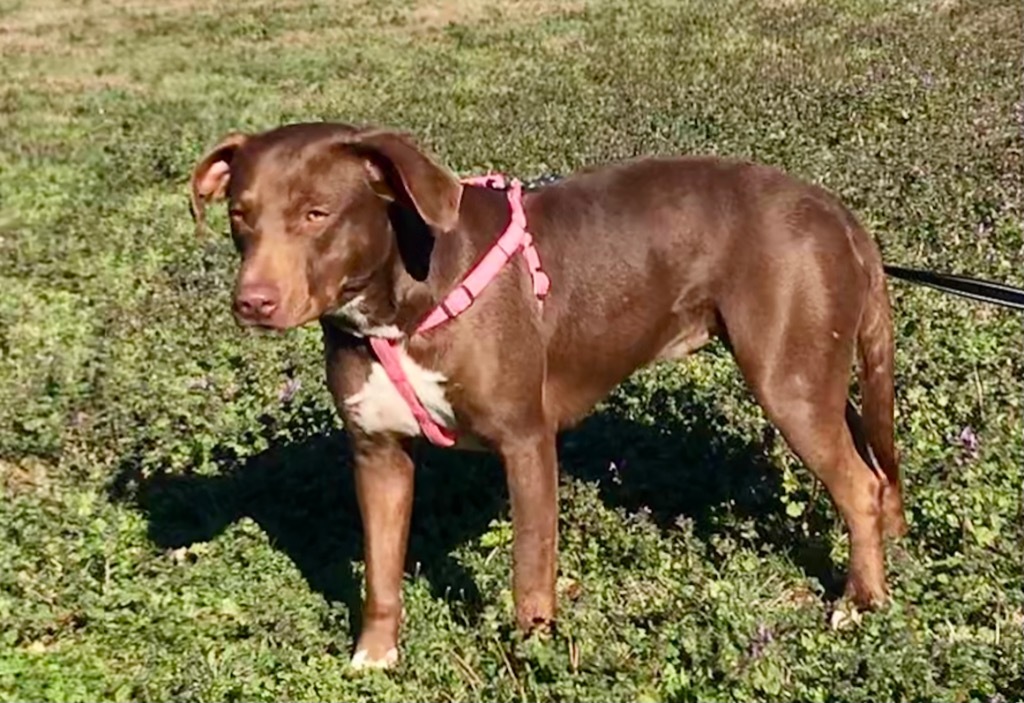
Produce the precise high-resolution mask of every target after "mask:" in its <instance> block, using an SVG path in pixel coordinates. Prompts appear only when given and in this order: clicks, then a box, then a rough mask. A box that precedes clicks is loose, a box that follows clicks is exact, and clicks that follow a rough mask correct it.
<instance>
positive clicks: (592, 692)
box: [0, 0, 1024, 701]
mask: <svg viewBox="0 0 1024 703" xmlns="http://www.w3.org/2000/svg"><path fill="white" fill-rule="evenodd" d="M1022 25H1024V11H1022V9H1021V6H1020V3H1019V2H1015V1H1014V0H1006V1H1005V2H1004V1H1001V0H946V1H943V2H932V1H926V0H849V1H847V2H839V1H838V0H837V1H835V2H815V1H813V0H804V1H801V0H788V1H782V0H776V1H775V2H761V3H752V2H742V1H740V0H724V1H723V2H716V3H706V2H701V1H700V0H686V1H682V2H656V1H655V0H651V1H650V2H642V3H640V2H638V3H625V2H613V1H612V0H590V1H589V2H586V1H572V2H570V1H568V0H562V1H560V2H552V3H541V2H535V1H523V2H505V3H484V2H476V1H475V0H474V1H473V2H466V3H463V2H447V1H446V2H438V3H427V2H418V1H413V0H361V1H360V0H350V1H348V2H342V3H327V2H324V1H313V2H299V1H298V0H294V1H288V0H281V1H280V2H277V3H274V2H270V1H269V0H260V1H258V2H241V1H240V0H229V1H227V2H220V3H214V2H207V1H204V0H175V1H173V2H160V3H157V2H151V1H148V0H117V1H116V2H98V1H96V0H65V1H58V0H46V1H45V2H34V1H32V0H0V289H2V291H3V295H2V296H0V487H2V491H3V497H2V500H0V526H2V527H0V530H2V532H0V535H2V539H0V699H2V700H30V699H31V700H39V699H45V700H53V701H64V700H92V699H109V700H240V699H244V700H286V699H287V700H310V699H320V700H452V699H459V700H462V699H480V700H524V699H531V700H534V699H535V700H566V699H569V700H575V699H581V700H650V701H653V700H697V699H699V700H729V699H735V700H750V699H759V700H808V701H811V700H815V701H861V700H863V701H879V700H929V701H966V700H979V701H1009V700H1021V699H1024V657H1022V656H1021V652H1022V651H1024V564H1022V554H1024V518H1022V485H1024V470H1022V464H1024V419H1022V407H1021V400H1022V393H1021V391H1022V388H1021V385H1022V382H1021V379H1022V378H1024V356H1022V352H1021V350H1022V349H1024V329H1022V324H1021V319H1020V317H1019V316H1014V315H1013V314H1011V313H1009V312H1007V311H1002V310H998V309H994V308H991V307H984V306H981V305H978V304H974V303H970V302H965V301H962V300H958V299H954V298H950V297H946V296H943V295H941V294H938V293H935V292H932V291H928V290H925V289H921V288H912V287H909V286H906V285H902V284H898V283H894V284H893V285H892V291H893V305H894V309H895V318H896V327H897V347H898V349H897V354H898V356H897V375H898V378H897V384H898V389H897V393H898V418H897V419H898V440H899V444H900V446H901V447H902V449H903V453H904V466H905V469H906V475H907V485H908V496H909V497H908V510H909V519H910V523H911V530H910V534H909V536H908V537H907V538H906V539H904V540H903V541H901V542H900V543H899V544H898V545H896V546H895V547H894V548H892V549H891V550H890V554H889V567H890V571H891V579H892V584H893V589H894V595H895V602H894V604H893V605H892V606H891V607H890V608H888V609H887V610H885V611H883V612H880V613H875V614H870V615H866V616H864V617H863V618H861V619H860V620H859V621H857V620H847V621H846V624H845V625H844V626H843V627H840V628H837V629H833V627H831V625H830V623H832V622H838V621H839V619H840V618H839V616H836V615H835V614H834V612H833V611H834V609H835V608H836V595H837V591H838V589H839V588H841V584H842V566H843V564H845V558H846V554H847V543H846V541H845V537H844V536H843V532H842V530H841V529H840V527H839V525H838V523H837V520H836V517H835V514H834V511H833V510H832V508H831V506H830V505H829V503H828V501H827V498H826V496H825V495H824V492H823V491H821V490H818V489H817V488H815V484H814V482H813V481H812V480H811V479H810V477H809V476H808V475H807V472H806V471H805V470H804V469H803V468H802V466H800V465H799V463H798V462H796V461H795V460H793V459H792V457H791V456H790V455H789V454H788V453H787V450H786V449H785V447H784V445H783V443H782V442H781V440H780V439H776V438H775V437H774V436H773V434H772V432H771V431H770V430H769V428H768V426H767V424H766V422H765V420H764V418H763V417H762V415H761V414H760V412H759V410H758V409H757V407H756V405H754V404H753V403H752V401H751V400H750V398H749V396H748V394H747V392H746V391H745V389H744V387H743V385H742V383H741V381H740V379H739V377H738V375H737V374H736V372H735V370H734V367H733V365H732V362H731V361H730V359H729V357H728V355H727V354H726V353H725V352H724V350H722V349H721V348H717V347H714V348H712V349H710V350H709V351H706V352H702V353H701V354H699V355H698V356H696V357H694V358H693V359H692V360H690V361H688V362H687V363H684V364H680V365H676V366H662V367H658V368H654V369H651V370H648V371H645V372H642V373H640V374H637V375H636V376H635V377H634V378H633V379H631V380H630V382H629V383H628V384H626V385H625V386H624V387H623V388H622V389H620V391H619V392H617V393H616V394H615V395H614V396H613V397H612V398H611V399H609V401H608V402H607V403H606V404H605V405H604V406H602V408H601V409H600V411H599V412H598V413H597V414H596V415H595V416H594V417H593V418H591V419H590V420H589V421H588V422H586V423H585V424H584V425H583V427H581V428H580V429H579V430H578V431H576V432H574V433H570V434H568V435H566V437H565V438H564V440H563V442H562V444H563V449H562V464H563V470H564V476H565V478H564V481H563V484H562V499H561V506H562V520H561V539H562V554H561V560H560V580H559V589H560V592H561V596H562V600H561V603H562V615H561V623H560V630H559V633H558V634H557V636H555V637H553V638H551V639H548V640H544V641H537V640H528V641H523V640H522V639H521V638H520V637H519V636H518V635H517V634H516V633H515V632H514V631H513V630H512V629H511V622H512V616H511V594H510V588H509V575H510V571H509V569H510V555H509V551H510V550H509V540H510V536H511V533H510V525H509V521H508V510H507V504H506V496H505V493H504V489H503V485H502V475H501V470H500V467H499V466H498V464H497V463H496V461H495V460H494V459H492V458H489V457H481V456H473V455H467V456H462V455H458V454H455V453H446V452H438V451H432V450H426V449H425V450H423V452H422V454H421V456H420V457H419V466H420V470H419V473H418V478H417V480H418V485H417V502H416V512H415V518H414V521H415V524H414V527H413V537H412V554H411V556H410V563H409V575H408V579H407V581H406V584H405V598H406V602H407V614H408V619H407V628H406V630H405V634H404V646H405V660H404V663H403V665H402V666H401V668H400V669H399V670H397V671H395V672H393V673H391V674H387V675H384V674H371V675H363V676H358V675H354V674H352V673H350V672H349V671H348V670H347V660H348V653H349V648H350V647H351V644H352V628H353V627H354V626H355V625H356V624H357V623H356V622H355V619H356V618H357V615H358V611H357V610H356V609H355V606H356V604H357V603H358V600H359V589H360V586H361V570H362V562H361V559H360V527H359V520H358V517H357V514H356V511H355V505H354V499H353V494H352V481H351V473H350V471H349V468H348V463H347V458H346V450H345V442H344V439H343V436H342V435H341V433H340V431H339V430H338V428H337V421H336V419H335V417H334V415H333V412H332V411H331V407H330V401H329V398H328V396H327V393H326V390H325V389H324V385H323V382H322V380H321V376H322V367H321V362H320V352H319V338H318V337H319V332H318V330H316V329H315V328H313V329H303V330H299V331H296V332H294V333H291V334H289V335H287V336H286V337H284V338H283V339H281V338H257V337H254V336H250V335H246V334H244V333H242V332H241V331H239V330H238V329H236V328H235V326H234V324H233V323H232V321H231V319H230V316H229V310H228V294H229V290H230V285H231V278H232V275H233V272H234V265H235V262H234V257H233V253H232V250H231V246H230V243H229V241H228V240H227V238H226V237H219V238H218V237H207V238H201V239H199V238H196V237H195V236H194V233H193V229H192V224H191V222H190V220H189V217H188V210H187V204H186V190H185V182H186V179H187V175H188V173H189V170H190V168H191V165H192V163H193V162H194V160H195V159H196V158H197V157H198V156H199V155H200V153H201V152H202V151H203V150H204V149H205V148H206V147H208V146H209V145H211V144H212V143H214V141H215V140H216V139H217V138H218V137H219V136H220V135H221V134H223V133H224V132H227V131H230V130H233V129H263V128H267V127H270V126H273V125H276V124H279V123H281V122H285V121H292V120H299V119H319V118H331V119H341V120H345V121H351V122H357V123H364V122H374V123H383V124H388V125H394V126H398V127H402V128H405V129H409V130H411V131H413V132H415V133H416V134H418V135H420V136H421V138H422V140H423V141H424V142H425V143H426V144H427V145H428V146H429V147H431V148H432V149H433V150H434V151H435V152H436V153H438V154H440V155H441V156H442V157H443V158H444V159H445V160H446V161H447V163H449V164H450V165H451V166H452V167H453V168H455V169H456V170H457V171H459V172H460V173H470V172H475V171H481V170H485V169H487V168H497V169H502V170H506V171H509V172H512V173H515V174H517V175H520V176H521V177H531V176H534V175H538V174H542V173H546V172H550V171H556V172H566V171H569V170H571V169H573V168H576V167H579V166H583V165H585V164H591V163H595V162H599V161H605V160H610V159H615V158H619V157H624V156H630V155H634V154H649V153H665V152H714V153H721V154H731V155H739V156H745V157H750V158H755V159H758V160H762V161H766V162H768V163H772V164H776V165H778V166H781V167H783V168H786V169H789V170H791V171H792V172H794V173H796V174H799V175H801V176H803V177H805V178H808V179H810V180H813V181H815V182H818V183H821V184H823V185H824V186H826V187H828V188H830V189H832V190H834V191H836V192H837V193H839V194H840V195H841V196H842V197H843V198H844V199H845V200H846V201H847V202H848V203H849V204H850V205H851V206H852V207H853V208H854V209H855V210H856V212H857V213H858V214H859V216H860V217H861V218H862V219H863V220H864V222H865V223H867V225H868V226H869V227H870V229H871V231H872V232H873V233H874V234H875V235H876V236H877V238H878V240H879V242H880V244H881V246H882V248H883V252H884V254H885V258H886V259H887V261H890V262H892V263H899V264H902V265H908V266H921V267H933V268H939V269H948V270H954V271H962V272H967V273H971V274H974V275H978V276H982V277H986V278H990V279H996V280H1005V281H1009V282H1015V283H1018V284H1020V283H1022V282H1024V274H1022V272H1021V267H1020V263H1021V260H1022V256H1024V231H1022V225H1021V222H1022V215H1024V213H1022V211H1021V210H1022V205H1021V204H1022V202H1024V182H1022V173H1024V165H1022V153H1024V141H1022V134H1021V129H1022V122H1021V120H1024V113H1022V103H1021V83H1020V76H1021V72H1022V53H1021V48H1020V47H1021V46H1022V43H1024V36H1022ZM212 225H213V228H214V230H215V231H224V230H225V226H226V223H225V218H224V216H223V214H222V213H217V215H216V216H215V217H214V219H213V222H212ZM296 384H298V390H297V391H295V387H296ZM293 391H295V392H293Z"/></svg>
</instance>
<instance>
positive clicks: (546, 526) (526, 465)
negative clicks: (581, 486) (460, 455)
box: [498, 430, 558, 631]
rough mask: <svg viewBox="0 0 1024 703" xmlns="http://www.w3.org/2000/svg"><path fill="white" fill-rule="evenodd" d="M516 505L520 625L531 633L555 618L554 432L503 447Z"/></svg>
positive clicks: (529, 436) (514, 522)
mask: <svg viewBox="0 0 1024 703" xmlns="http://www.w3.org/2000/svg"><path fill="white" fill-rule="evenodd" d="M498 450H499V453H500V454H501V457H502V460H503V461H504V464H505V471H506V474H507V478H508V491H509V498H510V500H511V503H512V530H513V539H514V543H513V553H512V559H513V565H512V569H513V575H512V594H513V597H514V599H515V606H516V621H517V623H518V625H519V627H520V628H522V629H523V630H526V631H531V630H533V629H535V628H538V627H544V626H547V625H548V624H549V623H550V622H551V621H552V620H553V619H554V617H555V575H556V571H557V558H558V458H557V455H556V450H555V435H554V432H553V431H546V430H545V431H539V432H534V433H529V434H525V435H520V436H515V437H509V438H507V439H505V440H504V441H502V442H501V443H500V445H499V447H498Z"/></svg>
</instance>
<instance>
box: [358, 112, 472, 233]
mask: <svg viewBox="0 0 1024 703" xmlns="http://www.w3.org/2000/svg"><path fill="white" fill-rule="evenodd" d="M350 139H351V141H350V142H349V145H350V146H351V147H353V148H354V149H355V150H356V152H357V153H359V154H360V155H361V156H363V157H364V158H365V159H366V167H367V179H368V181H369V183H370V186H371V187H372V188H373V190H374V191H375V192H376V193H377V194H378V195H380V196H381V197H383V198H385V199H388V200H396V201H398V202H400V203H401V204H403V205H405V206H407V207H411V208H413V209H415V210H416V212H418V213H419V215H420V217H422V218H423V221H424V222H426V223H427V224H428V225H430V226H431V227H433V228H436V229H438V230H440V231H442V232H450V231H451V230H453V229H455V225H456V223H458V220H459V203H460V202H461V200H462V184H461V183H460V182H459V179H458V178H456V177H455V174H453V173H452V172H451V171H449V170H448V169H447V168H445V167H444V166H442V165H441V164H439V163H438V162H437V161H435V160H434V159H433V158H431V157H430V156H428V155H427V154H425V153H424V152H423V151H422V150H421V149H420V148H419V147H418V146H417V145H416V143H415V142H414V141H413V140H412V138H411V137H410V136H409V135H407V134H402V133H400V132H393V131H389V130H370V131H366V132H360V133H359V134H357V135H353V137H351V138H350Z"/></svg>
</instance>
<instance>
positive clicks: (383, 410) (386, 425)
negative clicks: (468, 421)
mask: <svg viewBox="0 0 1024 703" xmlns="http://www.w3.org/2000/svg"><path fill="white" fill-rule="evenodd" d="M398 360H399V363H401V365H402V370H403V371H404V372H405V376H406V378H407V379H408V381H409V384H410V385H411V386H412V388H413V390H414V391H416V396H417V397H418V398H419V401H420V403H421V404H422V405H423V407H424V409H425V410H426V411H427V412H428V413H429V414H430V417H431V418H433V420H434V421H435V422H437V423H438V424H439V425H441V426H443V427H447V428H454V427H455V413H454V412H453V410H452V405H451V402H449V400H448V397H447V395H446V393H445V387H446V384H447V380H448V379H447V378H445V376H444V374H442V373H439V372H437V371H433V370H431V369H427V368H424V367H423V366H421V365H420V364H418V363H417V362H416V361H415V360H413V358H412V357H410V356H409V355H408V353H406V351H405V350H404V349H401V348H399V350H398ZM345 405H346V406H347V408H348V411H349V412H348V414H349V417H350V419H351V421H352V422H354V423H356V424H358V425H359V427H361V428H362V429H363V431H364V432H367V433H371V434H372V433H375V432H395V433H397V434H400V435H404V436H407V437H415V436H417V435H420V434H422V430H421V429H420V425H419V423H418V422H417V421H416V418H415V416H413V414H412V409H411V408H410V407H409V404H408V403H407V402H406V400H405V399H404V398H403V397H402V395H401V394H400V393H399V392H398V389H397V388H395V384H394V383H392V381H391V379H390V378H389V377H388V375H387V372H385V371H384V367H383V366H381V365H380V364H379V363H378V362H376V361H374V362H373V363H372V364H371V367H370V374H369V376H367V378H366V381H365V382H364V383H363V387H362V388H360V389H359V390H358V391H357V392H356V393H354V394H352V395H350V396H349V397H348V398H346V399H345Z"/></svg>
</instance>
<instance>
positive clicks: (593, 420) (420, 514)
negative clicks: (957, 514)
mask: <svg viewBox="0 0 1024 703" xmlns="http://www.w3.org/2000/svg"><path fill="white" fill-rule="evenodd" d="M659 393H660V392H659ZM664 393H670V392H669V391H665V392H664ZM671 394H672V397H671V398H668V397H663V396H664V394H663V396H659V394H658V393H655V395H654V396H653V400H652V404H653V405H655V406H657V405H658V404H659V403H666V404H668V403H669V402H671V404H672V405H674V407H675V409H674V410H673V412H671V413H669V412H664V413H660V414H659V413H655V415H656V416H657V421H656V422H653V423H652V422H649V421H645V422H635V421H632V420H630V419H628V417H627V416H628V414H629V413H628V412H627V411H626V410H624V408H623V407H622V406H621V404H616V402H615V401H614V398H613V400H612V401H611V402H610V403H608V404H607V406H606V407H605V408H604V409H603V410H602V411H600V412H598V413H596V414H595V415H593V416H591V417H590V418H589V419H588V420H586V421H585V422H584V423H583V424H582V425H581V426H580V427H579V428H578V429H576V430H574V431H572V432H569V433H567V434H566V435H564V436H563V437H562V438H561V439H560V452H559V458H560V462H561V470H562V472H563V474H565V475H568V476H572V477H575V478H578V479H582V480H586V481H591V482H595V483H596V484H597V485H598V489H599V492H600V495H601V498H602V500H603V501H604V502H605V503H606V504H607V505H609V506H614V507H624V508H625V509H627V510H629V511H645V512H648V513H649V514H650V516H651V517H652V519H653V520H655V521H656V522H657V524H658V525H660V526H661V527H662V528H664V529H674V525H675V524H676V522H677V520H678V519H680V518H684V519H688V520H692V524H693V529H694V532H695V533H696V534H697V535H698V536H702V537H707V536H710V535H712V534H724V535H728V534H729V532H730V531H735V530H736V529H738V528H736V527H735V526H736V525H737V524H739V523H741V522H742V521H743V520H744V519H749V518H754V519H755V520H756V521H758V524H759V525H761V526H762V528H763V529H759V530H758V531H757V535H758V536H757V537H756V538H755V539H760V540H762V541H765V542H772V543H774V544H773V546H775V547H777V548H782V547H785V546H786V545H785V543H789V542H793V543H796V544H797V546H796V547H794V548H793V552H792V553H793V558H794V560H795V561H796V562H797V563H798V564H799V565H800V566H802V567H803V568H804V569H805V571H806V572H807V573H808V575H809V576H813V577H816V578H818V579H819V581H820V582H821V583H822V584H823V585H824V587H825V588H826V591H828V592H830V593H833V594H835V593H837V589H838V587H839V585H840V581H841V580H840V578H839V577H838V575H837V574H836V573H835V572H834V570H833V568H832V565H831V562H830V561H829V559H828V555H827V549H826V547H825V545H824V544H823V543H822V542H821V541H820V540H815V539H813V538H812V539H810V540H808V538H807V537H805V536H801V537H798V538H796V539H793V535H792V534H790V532H791V530H792V525H791V523H790V521H788V520H787V519H786V518H785V516H784V514H782V512H783V511H782V506H781V502H780V495H781V483H780V479H779V473H780V472H779V471H778V469H777V468H775V467H773V466H771V461H770V459H769V456H768V455H769V451H770V446H771V444H772V443H773V442H774V441H775V440H774V438H773V434H772V433H770V432H767V433H765V436H764V437H763V438H760V439H759V440H757V441H753V440H751V439H750V438H749V437H747V438H744V437H742V436H741V435H740V434H738V433H736V432H734V431H730V423H729V419H728V418H726V417H724V416H723V415H722V414H721V413H720V412H719V411H717V410H715V409H713V408H709V407H707V406H706V405H704V404H701V403H699V402H695V401H693V400H692V399H690V397H689V396H688V395H687V389H686V388H685V387H684V388H682V389H681V390H677V391H673V392H671ZM680 405H682V412H680ZM308 410H309V411H310V412H305V413H298V415H301V416H303V417H304V420H303V426H304V427H310V426H311V425H312V426H313V427H320V428H334V427H335V422H334V419H333V415H332V414H331V413H330V412H329V411H328V410H327V409H326V408H323V407H319V406H315V405H312V404H311V406H310V408H309V409H308ZM310 413H312V414H313V417H312V423H311V422H310ZM295 429H296V430H297V428H295ZM297 431H298V430H297ZM307 431H308V430H307ZM779 441H781V440H779ZM414 459H415V461H416V466H417V469H416V490H415V499H414V509H413V523H412V529H411V533H410V543H409V555H408V559H407V570H408V571H409V572H410V573H412V572H417V573H419V574H421V575H422V576H423V577H424V578H425V579H426V581H427V582H428V583H429V584H430V587H431V589H432V591H433V592H434V594H435V595H436V596H438V597H442V598H445V599H446V600H447V601H449V603H451V604H452V606H453V611H454V612H455V614H456V616H461V617H463V618H464V619H466V621H467V622H471V621H472V620H473V618H474V616H475V615H476V614H477V612H478V611H479V607H480V604H481V600H480V593H479V591H478V590H477V588H476V585H475V583H474V579H473V577H472V574H471V573H469V572H467V571H466V569H464V568H463V567H462V566H461V565H460V564H459V562H458V561H457V560H456V559H454V558H453V557H452V556H451V553H452V552H453V550H455V549H456V548H457V547H459V546H460V545H463V544H466V543H468V542H470V541H473V540H476V539H478V538H479V537H480V536H481V535H482V534H484V533H485V532H486V531H487V530H488V529H489V526H490V523H491V521H492V520H493V519H494V518H496V517H499V516H502V515H504V514H506V513H507V492H506V488H505V481H504V475H503V472H502V469H501V465H500V463H499V461H498V460H497V458H496V457H494V456H492V455H490V454H485V453H472V452H458V451H451V450H438V449H434V448H431V447H425V446H424V447H417V449H416V454H415V456H414ZM217 463H218V465H219V467H220V469H219V472H218V473H217V474H216V475H198V474H194V473H185V474H181V473H170V472H166V471H160V470H157V471H155V472H153V471H150V472H147V474H146V475H145V476H144V475H143V473H142V472H141V471H140V469H139V465H138V462H137V461H134V460H132V459H130V458H128V459H126V460H125V462H124V463H123V465H122V468H121V469H120V471H119V473H118V475H117V476H116V477H115V479H114V480H113V482H112V483H111V496H112V498H113V499H114V500H118V501H126V502H130V503H132V504H134V505H135V506H136V507H137V508H138V509H139V510H141V511H142V512H143V513H144V514H145V515H146V517H147V519H148V533H149V537H150V539H151V540H152V541H153V543H154V544H155V545H157V546H158V547H159V548H164V549H171V548H177V547H184V546H188V545H191V544H194V543H196V542H205V541H209V540H212V539H214V538H215V537H217V536H218V535H219V534H221V533H222V532H223V531H224V530H225V529H226V528H227V527H228V526H230V525H231V524H233V523H234V522H236V521H238V520H240V519H241V518H243V517H249V518H251V519H252V520H254V521H255V522H256V523H257V524H258V525H259V526H260V527H261V528H262V529H263V530H264V531H265V532H266V534H267V536H268V538H269V540H270V542H271V544H273V546H274V547H275V548H277V549H279V550H281V551H282V552H284V553H285V554H286V555H287V556H288V557H289V558H290V559H291V560H292V561H293V562H294V564H295V565H296V567H297V568H298V569H299V570H300V572H301V573H302V575H303V576H304V577H305V579H306V581H307V582H308V583H309V586H310V588H312V589H313V590H315V591H317V592H318V593H320V594H322V595H323V597H324V598H325V599H327V600H328V601H332V602H340V603H343V604H344V605H345V606H347V608H348V612H349V614H350V618H351V619H352V622H351V625H352V629H353V630H354V631H355V630H358V627H359V613H360V607H359V603H360V598H361V595H360V593H361V582H360V580H359V579H358V578H356V576H355V572H354V570H353V564H354V562H355V561H356V560H358V559H361V558H362V528H361V524H360V518H359V513H358V510H357V505H356V499H355V490H354V484H353V477H352V470H351V455H350V452H349V449H348V444H347V441H346V438H345V435H344V433H343V432H342V431H340V430H337V429H329V430H327V431H325V432H323V433H319V434H308V435H307V436H305V437H302V438H300V439H298V440H296V441H293V442H290V443H286V444H277V445H274V446H271V448H269V449H267V450H266V451H264V452H262V453H260V454H258V455H256V456H252V457H249V458H246V459H238V458H236V457H235V456H234V455H233V454H232V453H231V452H230V451H226V450H225V451H220V452H219V456H218V457H217ZM734 536H736V537H737V538H738V539H739V536H738V535H734ZM742 539H745V540H749V539H750V536H749V535H746V536H744V537H743V538H742ZM712 556H713V555H712Z"/></svg>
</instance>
